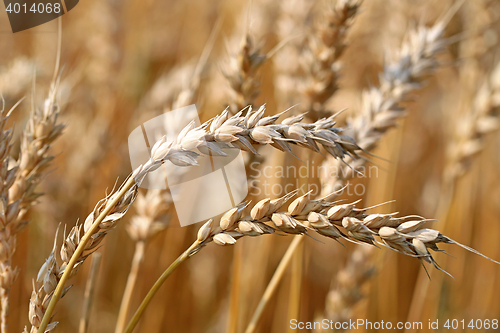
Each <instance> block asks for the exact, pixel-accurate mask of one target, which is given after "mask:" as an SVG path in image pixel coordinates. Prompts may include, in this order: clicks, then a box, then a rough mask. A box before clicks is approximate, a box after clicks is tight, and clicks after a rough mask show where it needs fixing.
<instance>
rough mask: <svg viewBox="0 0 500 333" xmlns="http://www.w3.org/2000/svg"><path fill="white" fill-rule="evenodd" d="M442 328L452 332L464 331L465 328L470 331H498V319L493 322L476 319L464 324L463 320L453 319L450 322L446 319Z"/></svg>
mask: <svg viewBox="0 0 500 333" xmlns="http://www.w3.org/2000/svg"><path fill="white" fill-rule="evenodd" d="M443 327H444V328H447V329H452V330H456V329H465V328H471V329H478V330H480V329H485V330H489V329H493V330H498V319H493V320H489V319H484V320H481V319H477V320H474V319H473V320H471V321H470V322H468V323H467V322H466V321H465V320H464V319H462V320H460V321H459V320H457V319H453V320H450V319H448V320H447V321H446V322H445V324H444V325H443Z"/></svg>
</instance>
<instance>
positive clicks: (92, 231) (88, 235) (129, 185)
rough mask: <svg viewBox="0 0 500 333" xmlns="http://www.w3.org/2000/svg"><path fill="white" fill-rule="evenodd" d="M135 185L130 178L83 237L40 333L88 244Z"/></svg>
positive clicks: (62, 279)
mask: <svg viewBox="0 0 500 333" xmlns="http://www.w3.org/2000/svg"><path fill="white" fill-rule="evenodd" d="M134 185H135V178H134V177H130V178H129V179H128V181H127V182H126V183H125V185H124V186H123V187H122V188H121V190H120V192H118V194H117V195H116V196H115V197H114V198H113V200H111V201H110V202H109V203H108V204H107V205H106V207H105V208H104V210H103V211H102V212H101V214H99V216H98V217H97V219H96V220H95V221H94V223H93V224H92V226H91V227H90V229H89V230H88V231H87V232H86V233H85V234H84V235H83V237H82V240H81V242H80V243H79V244H78V247H77V248H76V250H75V252H74V253H73V255H72V256H71V259H70V261H69V263H68V266H67V267H66V269H65V270H64V273H63V275H62V276H61V279H60V280H59V283H58V284H57V287H56V289H55V291H54V294H53V295H52V298H51V299H50V302H49V305H48V306H47V310H46V311H45V313H44V315H43V318H42V322H41V324H40V327H39V328H38V331H37V332H38V333H44V332H45V329H46V328H47V325H48V324H49V322H50V319H51V317H52V313H53V312H54V309H55V307H56V305H57V302H58V301H59V298H61V295H62V292H63V290H64V286H65V285H66V282H67V281H68V279H69V277H70V276H71V272H72V271H73V267H74V266H75V264H76V263H77V261H78V260H79V259H80V256H81V255H82V253H83V251H84V250H85V247H86V246H87V243H88V242H89V241H90V239H91V237H92V235H94V234H95V232H96V231H97V230H98V229H99V224H100V223H101V222H102V220H104V218H105V217H106V216H107V215H108V214H109V213H110V212H111V210H112V209H113V208H114V207H115V206H116V204H118V202H119V201H120V199H121V198H122V197H123V196H124V195H125V194H126V193H127V191H128V190H129V189H130V188H132V186H134Z"/></svg>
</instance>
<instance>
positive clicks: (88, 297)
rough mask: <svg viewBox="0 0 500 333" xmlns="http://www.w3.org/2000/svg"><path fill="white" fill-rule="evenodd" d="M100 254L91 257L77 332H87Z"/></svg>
mask: <svg viewBox="0 0 500 333" xmlns="http://www.w3.org/2000/svg"><path fill="white" fill-rule="evenodd" d="M101 257H102V255H101V254H100V253H99V252H96V253H95V254H94V256H93V257H92V266H91V267H90V273H89V277H88V279H87V286H86V287H85V295H84V299H83V309H82V316H81V318H80V326H79V327H78V333H87V331H88V329H89V321H90V310H91V309H92V301H93V299H94V289H95V285H96V281H97V275H98V273H99V265H100V264H101Z"/></svg>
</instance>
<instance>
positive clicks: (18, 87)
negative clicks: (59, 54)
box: [0, 57, 36, 100]
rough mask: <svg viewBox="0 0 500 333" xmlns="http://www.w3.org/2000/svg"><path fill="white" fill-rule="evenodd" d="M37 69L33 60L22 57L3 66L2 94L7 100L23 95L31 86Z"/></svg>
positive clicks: (1, 72)
mask: <svg viewBox="0 0 500 333" xmlns="http://www.w3.org/2000/svg"><path fill="white" fill-rule="evenodd" d="M35 70H36V67H35V64H34V62H33V61H31V60H30V59H27V58H21V57H19V58H16V59H14V60H13V61H12V63H10V64H9V65H8V66H6V67H1V68H0V95H2V96H3V98H5V99H7V100H11V99H14V98H19V96H22V94H23V93H24V92H25V91H26V89H28V88H29V85H30V83H31V79H32V77H33V72H34V71H35Z"/></svg>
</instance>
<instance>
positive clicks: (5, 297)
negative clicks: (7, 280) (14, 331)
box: [0, 288, 10, 333]
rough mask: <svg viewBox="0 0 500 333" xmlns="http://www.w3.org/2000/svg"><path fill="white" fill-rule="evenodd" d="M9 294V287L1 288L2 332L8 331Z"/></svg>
mask: <svg viewBox="0 0 500 333" xmlns="http://www.w3.org/2000/svg"><path fill="white" fill-rule="evenodd" d="M9 294H10V291H9V290H7V289H3V288H0V303H1V306H2V313H1V332H2V333H7V318H8V317H9Z"/></svg>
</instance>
